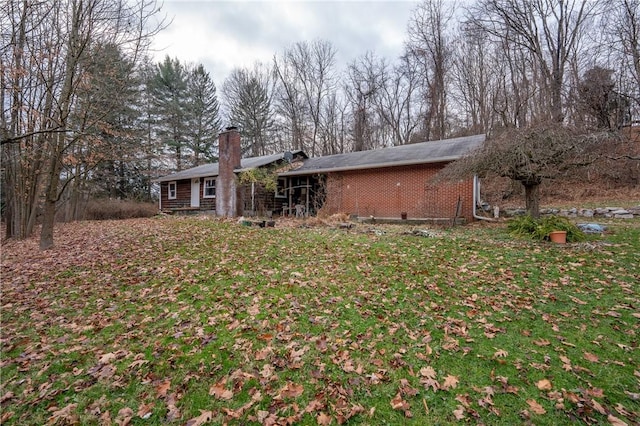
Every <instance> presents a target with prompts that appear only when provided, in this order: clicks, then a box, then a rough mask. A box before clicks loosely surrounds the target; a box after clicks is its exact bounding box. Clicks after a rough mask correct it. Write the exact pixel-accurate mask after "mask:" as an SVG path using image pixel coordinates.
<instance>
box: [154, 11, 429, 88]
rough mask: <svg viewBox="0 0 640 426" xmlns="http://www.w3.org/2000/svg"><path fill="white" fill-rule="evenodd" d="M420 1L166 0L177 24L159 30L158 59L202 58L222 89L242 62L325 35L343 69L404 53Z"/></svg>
mask: <svg viewBox="0 0 640 426" xmlns="http://www.w3.org/2000/svg"><path fill="white" fill-rule="evenodd" d="M416 4H417V2H416V1H409V0H396V1H389V0H384V1H383V0H378V1H349V0H342V1H336V0H326V1H299V0H298V1H278V0H261V1H240V0H227V1H220V0H198V1H194V0H165V1H164V6H163V12H164V13H166V15H167V16H168V18H170V19H173V22H172V23H171V24H170V25H169V27H168V28H167V29H165V30H164V31H162V32H161V33H160V34H159V35H157V36H156V38H155V40H154V43H153V48H154V52H153V54H154V59H155V60H156V61H161V60H162V59H163V58H164V57H165V56H166V55H169V56H171V57H175V58H178V59H180V60H181V61H182V62H193V63H201V64H203V65H204V67H205V68H206V70H207V71H208V72H209V73H210V74H211V77H212V78H213V80H214V82H215V83H216V87H218V88H220V87H221V86H222V83H223V81H224V79H225V78H226V77H227V76H228V75H229V73H230V72H231V70H232V69H233V68H236V67H250V66H251V65H252V64H253V63H254V62H255V61H262V62H265V63H269V62H270V61H271V60H272V58H273V55H274V54H276V53H281V52H282V51H283V50H284V49H285V48H287V47H288V46H291V45H292V44H293V43H296V42H299V41H313V40H315V39H323V40H327V41H329V42H331V44H333V46H334V48H335V49H336V50H337V56H336V60H337V66H338V69H339V70H342V69H344V66H346V64H348V63H350V62H351V61H353V60H354V59H356V58H357V57H358V56H360V55H363V54H364V53H366V52H367V51H374V52H375V53H376V54H377V55H378V56H383V57H386V58H388V59H389V60H390V61H394V60H395V59H396V58H397V57H398V56H400V55H401V54H402V48H403V42H404V41H405V39H406V28H407V23H408V21H409V17H410V15H411V11H412V10H413V8H414V7H415V6H416Z"/></svg>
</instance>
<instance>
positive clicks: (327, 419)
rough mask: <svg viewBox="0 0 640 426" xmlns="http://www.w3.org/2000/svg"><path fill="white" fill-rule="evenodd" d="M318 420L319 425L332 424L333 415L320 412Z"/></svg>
mask: <svg viewBox="0 0 640 426" xmlns="http://www.w3.org/2000/svg"><path fill="white" fill-rule="evenodd" d="M316 421H317V422H318V424H319V425H321V426H327V425H330V424H331V421H332V418H331V416H329V415H328V414H326V413H320V414H318V416H317V417H316Z"/></svg>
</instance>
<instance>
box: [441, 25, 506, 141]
mask: <svg viewBox="0 0 640 426" xmlns="http://www.w3.org/2000/svg"><path fill="white" fill-rule="evenodd" d="M495 52H496V48H495V46H494V45H493V44H491V43H490V40H489V37H488V36H487V35H486V34H485V33H484V32H482V31H478V30H477V29H476V28H475V27H472V26H468V25H463V27H462V29H461V31H460V37H459V39H458V41H457V43H456V50H455V55H454V59H453V69H452V80H453V84H452V86H453V90H452V94H451V96H450V97H451V98H452V101H453V102H455V103H456V104H457V105H458V107H457V108H456V109H457V110H459V111H460V113H461V115H462V117H461V121H462V123H464V128H465V129H466V131H467V132H469V133H472V134H478V133H489V132H490V131H491V129H492V127H493V125H494V122H495V112H496V111H495V109H496V107H497V105H496V101H497V99H498V96H499V93H500V90H499V88H500V85H499V81H500V75H501V74H503V73H504V70H505V64H504V60H502V58H501V59H498V56H497V55H496V53H495ZM502 99H503V100H504V101H506V100H507V97H506V96H504V97H503V98H502ZM504 107H506V105H504Z"/></svg>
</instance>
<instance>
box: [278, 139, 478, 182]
mask: <svg viewBox="0 0 640 426" xmlns="http://www.w3.org/2000/svg"><path fill="white" fill-rule="evenodd" d="M484 140H485V135H475V136H465V137H461V138H453V139H444V140H439V141H430V142H421V143H415V144H409V145H400V146H394V147H390V148H382V149H375V150H370V151H358V152H350V153H347V154H336V155H328V156H325V157H316V158H309V159H307V160H305V161H304V164H303V165H302V166H301V167H299V168H297V169H296V170H291V171H288V172H285V173H281V174H280V175H281V176H296V175H310V174H317V173H327V172H337V171H347V170H360V169H373V168H380V167H392V166H405V165H414V164H428V163H440V162H449V161H454V160H458V159H460V158H461V157H462V156H463V155H464V154H466V153H467V152H469V151H471V150H472V149H474V148H476V147H478V146H480V145H481V144H482V143H483V142H484Z"/></svg>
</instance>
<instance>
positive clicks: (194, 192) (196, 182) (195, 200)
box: [191, 178, 200, 207]
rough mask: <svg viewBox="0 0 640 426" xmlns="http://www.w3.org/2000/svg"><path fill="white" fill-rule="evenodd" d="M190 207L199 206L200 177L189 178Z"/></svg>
mask: <svg viewBox="0 0 640 426" xmlns="http://www.w3.org/2000/svg"><path fill="white" fill-rule="evenodd" d="M191 207H200V178H195V179H192V180H191Z"/></svg>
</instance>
